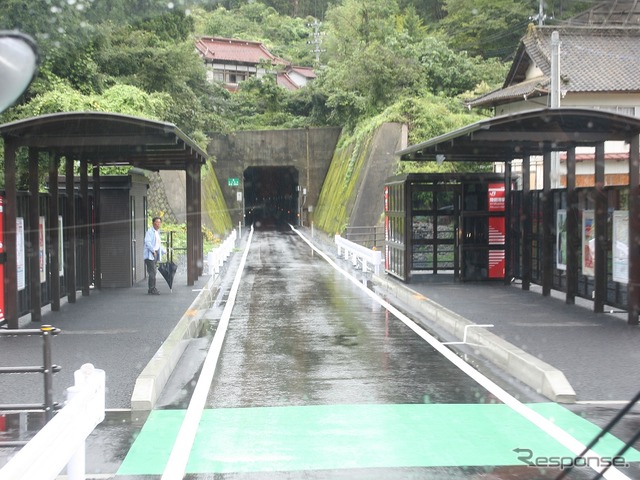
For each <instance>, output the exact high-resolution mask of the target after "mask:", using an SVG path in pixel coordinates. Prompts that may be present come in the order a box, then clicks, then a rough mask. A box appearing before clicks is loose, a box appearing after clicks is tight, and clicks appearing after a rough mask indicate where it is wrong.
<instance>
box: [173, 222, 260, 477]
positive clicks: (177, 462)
mask: <svg viewBox="0 0 640 480" xmlns="http://www.w3.org/2000/svg"><path fill="white" fill-rule="evenodd" d="M252 237H253V227H251V232H250V233H249V238H248V240H247V245H246V247H245V250H244V254H243V255H242V260H241V261H240V266H239V267H238V271H237V272H236V276H235V278H234V280H233V285H232V286H231V290H230V291H229V297H228V298H227V303H226V304H225V306H224V310H223V311H222V316H221V317H220V322H219V323H218V327H217V328H216V333H215V335H214V336H213V341H212V342H211V346H210V347H209V351H208V352H207V356H206V358H205V360H204V363H203V364H202V370H201V372H200V376H199V377H198V383H197V384H196V386H195V388H194V390H193V395H192V396H191V401H190V402H189V406H188V407H187V413H186V414H185V416H184V419H183V421H182V425H181V426H180V430H179V431H178V435H177V436H176V440H175V443H174V444H173V448H172V449H171V455H170V456H169V460H168V461H167V466H166V467H165V470H164V473H163V474H162V480H182V479H183V477H184V474H185V471H186V469H187V462H188V461H189V455H191V449H192V448H193V442H194V440H195V437H196V433H197V431H198V424H199V423H200V419H201V418H202V412H203V411H204V407H205V404H206V401H207V395H208V393H209V389H210V388H211V382H212V381H213V376H214V374H215V371H216V365H217V363H218V357H219V356H220V351H221V350H222V344H223V343H224V337H225V335H226V333H227V327H228V326H229V319H230V318H231V312H232V310H233V307H234V304H235V301H236V296H237V294H238V289H239V288H240V280H241V278H242V273H243V271H244V266H245V263H246V261H247V256H248V255H249V249H250V247H251V239H252Z"/></svg>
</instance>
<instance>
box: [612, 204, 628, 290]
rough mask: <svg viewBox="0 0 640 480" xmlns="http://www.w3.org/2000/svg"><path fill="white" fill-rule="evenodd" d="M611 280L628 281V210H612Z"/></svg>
mask: <svg viewBox="0 0 640 480" xmlns="http://www.w3.org/2000/svg"><path fill="white" fill-rule="evenodd" d="M612 243H613V245H612V246H613V255H612V260H613V281H614V282H620V283H628V282H629V212H628V211H626V210H616V211H615V212H613V242H612Z"/></svg>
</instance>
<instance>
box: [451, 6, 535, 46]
mask: <svg viewBox="0 0 640 480" xmlns="http://www.w3.org/2000/svg"><path fill="white" fill-rule="evenodd" d="M444 9H445V10H446V12H447V16H446V17H445V18H444V19H443V20H442V21H441V22H440V26H441V27H442V29H443V30H444V32H445V33H446V35H447V37H448V38H450V45H451V47H452V48H453V49H455V50H461V51H466V52H468V53H469V54H470V55H472V56H475V55H481V56H483V57H485V58H488V57H505V56H507V55H509V54H511V53H513V52H514V50H515V49H516V47H517V45H518V42H519V40H520V37H522V34H523V32H524V28H525V27H526V25H527V23H529V21H530V20H529V17H530V16H531V15H533V14H534V12H535V11H537V9H535V10H534V9H533V7H532V6H531V4H530V3H529V2H522V1H517V0H445V5H444Z"/></svg>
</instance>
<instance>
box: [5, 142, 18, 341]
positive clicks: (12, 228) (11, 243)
mask: <svg viewBox="0 0 640 480" xmlns="http://www.w3.org/2000/svg"><path fill="white" fill-rule="evenodd" d="M16 150H17V146H16V143H15V142H14V141H13V140H12V139H11V137H5V138H4V191H5V199H4V212H3V214H4V215H3V216H4V255H3V257H4V279H3V281H4V319H5V321H6V322H7V326H8V327H9V328H12V329H15V328H18V326H19V324H18V284H17V281H16V279H17V278H18V263H17V237H18V231H17V230H18V229H17V227H16V220H17V213H16V212H17V209H16V200H17V197H18V191H17V187H16Z"/></svg>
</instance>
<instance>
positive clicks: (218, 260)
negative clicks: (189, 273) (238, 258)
mask: <svg viewBox="0 0 640 480" xmlns="http://www.w3.org/2000/svg"><path fill="white" fill-rule="evenodd" d="M237 238H238V233H237V231H236V230H233V231H232V232H231V233H230V234H229V236H228V237H227V238H226V239H225V241H224V242H222V244H221V245H220V246H219V247H218V248H214V249H213V250H211V251H210V252H209V253H207V268H208V273H209V275H217V274H218V273H220V268H221V267H222V265H224V262H225V261H226V260H227V258H228V257H229V255H230V254H231V251H232V250H233V247H234V246H235V245H236V239H237Z"/></svg>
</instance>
